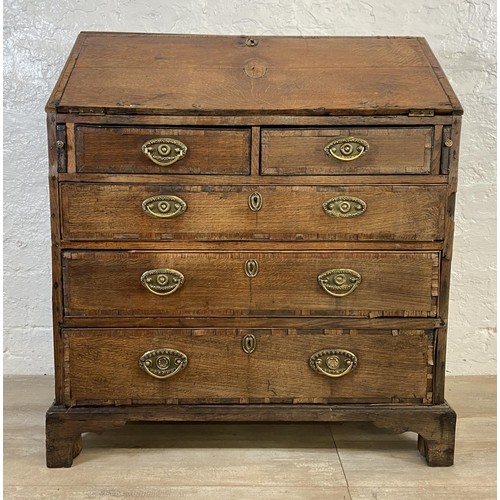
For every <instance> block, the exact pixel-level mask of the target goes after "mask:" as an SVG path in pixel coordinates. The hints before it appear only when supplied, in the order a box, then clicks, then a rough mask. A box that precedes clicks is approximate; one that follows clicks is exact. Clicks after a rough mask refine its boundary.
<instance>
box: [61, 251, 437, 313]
mask: <svg viewBox="0 0 500 500" xmlns="http://www.w3.org/2000/svg"><path fill="white" fill-rule="evenodd" d="M165 269H167V270H173V272H170V271H168V272H167V271H163V270H165ZM157 270H162V271H157ZM148 271H154V272H151V273H149V272H148ZM144 273H146V274H144ZM179 273H180V275H179ZM141 276H142V277H143V278H142V282H141ZM438 276H439V254H438V253H434V252H433V253H430V252H415V253H411V252H349V251H342V252H340V251H339V252H322V251H321V252H320V251H314V252H291V251H281V252H259V251H245V252H222V251H220V252H215V251H210V252H142V251H129V252H125V251H122V252H112V251H102V252H92V251H81V252H80V251H78V252H77V251H72V252H64V253H63V279H64V283H63V292H64V311H65V314H66V315H67V316H131V317H133V316H149V315H155V316H190V317H194V316H233V315H246V316H248V315H251V316H311V315H315V316H360V317H366V316H370V317H374V316H414V317H428V316H431V317H434V316H436V306H437V295H438ZM148 288H149V289H148ZM158 293H162V294H163V295H158Z"/></svg>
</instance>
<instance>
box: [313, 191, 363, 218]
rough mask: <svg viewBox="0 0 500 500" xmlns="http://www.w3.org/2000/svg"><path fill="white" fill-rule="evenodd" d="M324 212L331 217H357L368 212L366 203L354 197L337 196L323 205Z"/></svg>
mask: <svg viewBox="0 0 500 500" xmlns="http://www.w3.org/2000/svg"><path fill="white" fill-rule="evenodd" d="M323 211H324V212H325V213H326V214H327V215H329V216H330V217H340V218H348V217H356V216H357V215H361V214H364V213H365V212H366V203H365V202H364V201H363V200H362V199H360V198H356V197H354V196H344V195H342V196H335V198H330V199H329V200H326V201H325V202H324V203H323Z"/></svg>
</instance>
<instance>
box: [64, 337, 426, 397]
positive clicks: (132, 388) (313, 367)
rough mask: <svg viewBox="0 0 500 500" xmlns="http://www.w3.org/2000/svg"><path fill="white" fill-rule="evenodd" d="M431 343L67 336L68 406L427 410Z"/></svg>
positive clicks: (376, 339) (367, 339)
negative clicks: (301, 405) (306, 406)
mask: <svg viewBox="0 0 500 500" xmlns="http://www.w3.org/2000/svg"><path fill="white" fill-rule="evenodd" d="M433 339H434V332H433V331H432V330H355V331H352V332H351V331H349V330H313V331H311V330H304V331H303V330H290V329H284V330H281V329H274V330H272V329H263V330H245V329H242V330H231V329H196V330H191V329H161V330H145V329H134V330H132V329H128V330H127V329H111V328H108V329H101V330H99V329H97V330H96V329H65V330H63V346H64V347H63V348H64V359H65V365H64V370H65V373H64V380H65V388H64V389H65V404H66V405H68V406H75V405H126V404H182V403H185V404H190V403H205V404H210V403H236V404H237V403H250V404H251V403H279V402H283V403H285V402H286V403H292V402H293V403H342V402H344V403H393V404H397V403H402V404H409V403H413V404H422V403H423V404H429V403H430V402H431V398H432V393H431V391H432V363H433V362H432V358H433ZM250 344H251V346H252V348H253V349H248V348H247V346H248V345H250Z"/></svg>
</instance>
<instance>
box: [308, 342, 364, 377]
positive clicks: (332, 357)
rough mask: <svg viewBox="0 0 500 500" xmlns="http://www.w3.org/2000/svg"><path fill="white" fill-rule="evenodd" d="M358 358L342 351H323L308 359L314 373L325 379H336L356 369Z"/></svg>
mask: <svg viewBox="0 0 500 500" xmlns="http://www.w3.org/2000/svg"><path fill="white" fill-rule="evenodd" d="M357 364H358V358H357V357H356V356H355V355H354V354H353V353H352V352H350V351H346V350H344V349H324V350H322V351H318V352H315V353H314V354H313V355H312V356H311V357H310V358H309V366H310V367H311V369H313V370H314V371H315V372H317V373H320V374H321V375H326V376H327V377H332V378H338V377H343V376H344V375H347V374H348V373H349V372H350V371H352V370H353V369H354V368H356V366H357Z"/></svg>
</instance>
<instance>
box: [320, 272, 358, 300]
mask: <svg viewBox="0 0 500 500" xmlns="http://www.w3.org/2000/svg"><path fill="white" fill-rule="evenodd" d="M318 283H319V284H320V286H321V288H323V290H324V291H325V292H326V293H329V294H330V295H333V296H334V297H345V296H346V295H349V294H350V293H352V292H353V291H354V290H355V289H356V288H357V287H358V286H359V285H360V283H361V274H359V273H358V272H356V271H353V270H352V269H330V270H328V271H325V272H324V273H321V274H320V275H319V276H318Z"/></svg>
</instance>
